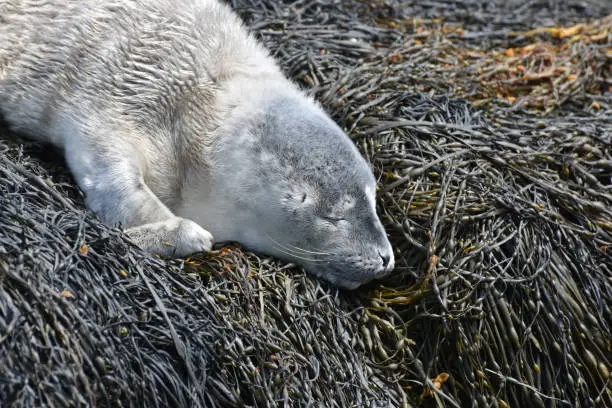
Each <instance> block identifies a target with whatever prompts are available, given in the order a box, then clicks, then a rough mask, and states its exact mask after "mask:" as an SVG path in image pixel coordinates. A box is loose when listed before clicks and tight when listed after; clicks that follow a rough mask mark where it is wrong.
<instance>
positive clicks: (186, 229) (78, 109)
mask: <svg viewBox="0 0 612 408" xmlns="http://www.w3.org/2000/svg"><path fill="white" fill-rule="evenodd" d="M0 10H1V11H2V14H1V15H0V112H1V113H2V115H3V116H4V118H5V119H6V121H7V123H8V124H9V125H10V126H11V127H12V128H13V129H14V130H17V131H21V132H23V133H26V134H27V135H29V136H30V137H32V138H35V139H38V140H42V141H47V142H50V143H52V144H54V145H55V146H57V147H58V148H60V149H62V151H63V152H64V154H65V156H66V160H67V162H68V165H69V167H70V169H71V171H72V173H73V174H74V176H75V179H76V181H77V183H78V184H79V186H80V188H81V189H82V190H83V192H84V193H85V195H86V198H87V205H88V206H89V208H91V209H92V210H93V211H94V212H96V214H98V216H99V217H100V218H101V219H103V220H104V221H105V222H106V223H108V224H121V225H122V226H123V227H125V228H126V232H127V234H128V235H129V236H130V237H131V239H132V240H133V241H134V242H135V243H137V244H138V245H139V246H141V247H142V248H143V249H145V250H147V251H150V252H152V253H158V254H161V255H165V256H172V255H174V256H187V255H189V254H192V253H195V252H201V251H208V250H210V248H211V246H212V244H213V237H215V240H216V241H218V242H223V241H238V242H240V243H242V244H243V245H245V246H246V247H248V248H251V249H253V250H255V251H260V252H262V253H266V254H270V255H274V256H277V257H279V258H283V259H286V260H290V261H293V262H296V263H299V264H300V265H302V266H303V267H304V268H305V269H306V270H308V271H309V272H311V273H313V274H314V275H316V276H319V277H321V278H323V279H326V280H328V281H330V282H332V283H334V284H336V285H339V286H342V287H346V288H355V287H357V286H359V285H360V284H363V283H365V282H368V281H370V280H372V279H375V278H378V277H381V276H384V275H386V274H387V273H389V272H390V271H391V270H392V269H393V264H394V258H393V251H392V249H391V245H390V244H389V241H388V239H387V236H386V234H385V231H384V229H383V227H382V224H381V223H380V220H379V218H378V217H377V215H376V209H375V180H374V177H373V175H372V173H371V171H370V169H369V166H368V164H367V163H366V162H365V160H364V159H363V158H362V156H361V155H360V154H359V152H358V151H357V149H356V148H355V146H354V145H353V143H352V142H351V141H350V139H349V138H348V137H347V136H346V134H344V132H343V131H342V130H341V129H340V128H339V127H338V126H337V125H336V124H335V123H334V122H333V121H332V120H331V119H330V118H329V117H328V116H327V115H326V114H325V113H324V112H323V111H322V109H321V108H320V107H319V106H318V105H317V104H316V103H315V102H314V101H312V100H311V99H310V98H308V97H306V96H305V95H304V94H303V93H302V92H301V91H299V90H298V89H297V87H296V86H295V85H294V84H293V83H291V82H290V81H289V80H287V79H286V78H285V77H284V76H283V75H282V73H281V71H280V69H279V68H278V66H277V64H276V63H275V62H274V60H273V59H272V58H270V57H269V55H268V53H267V52H266V51H265V50H264V49H263V48H262V47H261V46H260V44H259V43H257V42H256V41H255V40H254V39H253V38H252V37H251V36H250V35H249V34H248V33H247V31H246V30H245V29H244V27H243V26H242V25H241V23H240V22H239V20H238V18H237V16H236V15H235V14H234V13H233V12H232V11H231V10H230V9H229V8H228V7H227V6H225V5H223V4H220V3H218V2H217V1H213V0H172V1H171V0H148V1H145V0H120V1H110V0H103V1H96V2H87V3H84V2H67V1H60V0H50V1H47V2H38V1H28V0H19V1H18V0H0ZM168 243H170V244H171V245H168Z"/></svg>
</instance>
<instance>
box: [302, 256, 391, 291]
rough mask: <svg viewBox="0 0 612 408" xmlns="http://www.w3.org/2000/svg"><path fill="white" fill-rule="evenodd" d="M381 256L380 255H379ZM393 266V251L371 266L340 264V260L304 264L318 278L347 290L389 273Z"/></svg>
mask: <svg viewBox="0 0 612 408" xmlns="http://www.w3.org/2000/svg"><path fill="white" fill-rule="evenodd" d="M381 258H382V257H381ZM394 266H395V259H394V257H393V253H392V252H391V253H390V255H389V256H388V257H387V258H386V259H381V260H380V262H379V263H378V264H377V265H376V266H374V267H372V268H367V269H364V268H360V267H357V266H355V265H350V264H349V265H347V264H345V265H342V262H336V263H328V264H318V265H317V264H313V265H309V266H306V267H305V268H306V270H307V271H308V272H310V273H311V274H313V275H315V276H316V277H318V278H321V279H324V280H326V281H328V282H329V283H331V284H332V285H335V286H338V287H340V288H343V289H347V290H354V289H357V288H358V287H360V286H362V285H365V284H366V283H369V282H372V281H374V280H377V279H381V278H384V277H385V276H387V275H389V274H390V273H391V272H392V271H393V268H394Z"/></svg>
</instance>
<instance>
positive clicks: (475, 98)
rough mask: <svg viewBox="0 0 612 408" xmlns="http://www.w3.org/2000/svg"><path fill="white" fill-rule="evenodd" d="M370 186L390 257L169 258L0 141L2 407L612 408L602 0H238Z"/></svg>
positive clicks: (37, 161) (608, 129)
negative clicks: (356, 155) (337, 273)
mask: <svg viewBox="0 0 612 408" xmlns="http://www.w3.org/2000/svg"><path fill="white" fill-rule="evenodd" d="M231 3H232V6H233V7H234V8H235V9H236V10H237V11H238V12H239V13H240V14H241V16H242V17H243V18H244V20H245V21H246V22H247V24H248V25H249V26H250V27H251V29H252V30H253V32H254V33H255V34H256V35H257V36H258V37H259V38H260V39H261V40H262V41H263V42H264V43H265V44H266V45H267V46H268V47H269V49H270V50H271V52H272V53H273V54H274V55H275V56H276V57H277V58H278V59H279V61H280V62H281V64H282V66H283V68H284V69H285V72H287V74H288V75H289V76H291V77H292V78H294V79H295V80H296V81H297V82H298V83H300V84H301V85H303V86H304V88H306V89H309V92H312V93H313V94H314V95H315V96H316V97H317V98H318V99H319V100H320V101H321V103H322V104H323V106H324V107H325V108H326V109H327V110H328V111H329V112H330V114H331V115H332V116H333V117H334V119H336V120H337V121H338V122H339V123H340V124H341V125H342V126H343V127H344V128H345V129H346V131H347V133H348V134H349V135H350V136H351V138H353V140H354V141H355V143H356V144H357V146H358V147H359V148H360V150H361V152H362V153H363V155H364V156H365V157H366V158H367V159H368V160H369V161H370V163H372V167H373V169H374V172H375V175H376V176H377V178H378V180H379V191H378V193H379V194H378V195H379V202H378V206H379V213H380V214H381V217H382V219H383V221H384V223H385V226H386V227H387V230H388V231H389V233H390V236H391V238H392V242H393V244H394V247H395V249H396V258H397V262H396V264H397V267H396V270H395V273H394V274H393V275H392V276H391V277H389V278H388V279H386V280H385V281H383V282H377V283H375V284H371V285H369V286H367V287H365V288H362V289H359V290H357V291H354V292H344V291H338V290H337V289H334V288H332V287H329V286H328V285H326V284H325V283H322V282H320V281H317V280H316V279H314V278H311V277H309V276H307V275H305V274H304V273H303V272H301V271H300V270H298V269H297V268H295V267H293V266H292V265H286V264H283V263H281V262H278V261H276V260H274V259H269V258H263V257H259V256H257V255H254V254H251V253H248V252H245V251H244V250H242V249H241V248H239V247H235V246H231V247H226V248H222V249H219V250H217V251H215V252H213V253H211V254H209V255H206V256H202V257H198V258H193V259H187V260H174V261H166V260H162V259H157V258H154V257H151V256H149V255H147V254H145V253H143V252H142V251H140V250H139V249H138V248H136V247H134V246H133V245H131V244H130V243H129V241H128V240H127V239H126V237H125V236H124V235H123V234H122V233H121V231H119V230H118V229H112V228H109V227H107V226H104V225H102V224H101V223H100V222H99V221H98V220H97V219H96V218H95V216H93V215H92V214H91V213H90V212H88V211H87V210H86V209H85V207H84V204H83V199H82V195H81V193H80V192H79V190H78V189H77V188H76V187H75V185H74V182H73V181H72V179H71V178H70V177H69V175H68V174H67V172H66V169H65V167H64V165H63V163H62V161H61V159H58V158H57V156H58V153H57V152H55V151H53V150H49V149H47V148H45V147H40V146H36V145H34V144H32V143H30V142H23V141H21V140H18V139H17V138H16V136H15V135H9V134H8V132H6V131H4V133H3V137H2V138H0V406H2V407H4V406H7V407H8V406H10V407H13V406H15V407H33V406H54V407H63V406H109V407H110V406H112V407H117V406H126V407H127V406H138V407H140V406H143V407H144V406H146V407H149V406H151V407H154V406H158V407H165V406H173V407H174V406H176V407H180V406H190V407H194V406H207V407H208V406H210V407H214V406H245V405H246V406H342V407H344V406H371V407H373V406H379V407H387V406H389V407H397V406H415V407H416V406H426V407H429V406H440V407H442V406H445V407H464V406H496V407H502V408H504V407H522V406H542V407H549V406H551V407H552V406H555V407H566V406H567V407H578V406H580V407H594V406H602V407H603V406H610V405H612V391H611V380H610V374H609V370H610V366H611V359H610V350H611V349H612V340H611V338H612V336H611V330H610V325H611V324H612V316H611V310H610V308H611V299H612V273H611V269H612V262H611V255H610V251H612V247H611V245H612V193H611V185H612V154H611V152H610V146H611V142H612V141H611V138H612V107H611V100H612V99H611V97H610V95H611V89H610V88H611V86H612V82H611V80H610V78H611V76H610V65H611V64H610V59H611V58H612V54H610V44H611V37H612V20H611V18H610V17H608V15H609V14H610V10H609V6H607V3H606V2H603V1H596V0H593V1H580V2H578V1H570V0H567V1H558V2H552V1H541V0H536V1H524V2H517V1H510V2H502V1H495V0H493V1H480V0H469V1H465V2H456V1H386V2H385V1H359V2H354V1H348V0H346V1H333V2H331V1H329V2H324V1H316V0H315V1H297V2H276V1H271V0H259V1H258V0H234V1H232V2H231Z"/></svg>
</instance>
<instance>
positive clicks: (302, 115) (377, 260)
mask: <svg viewBox="0 0 612 408" xmlns="http://www.w3.org/2000/svg"><path fill="white" fill-rule="evenodd" d="M234 122H235V123H236V122H238V121H234ZM235 133H236V134H235V135H234V136H233V137H231V138H229V137H225V138H220V139H219V140H220V143H219V144H218V145H217V148H216V150H217V152H222V153H223V154H222V157H223V162H217V163H216V164H215V166H214V168H215V170H217V171H220V173H217V175H216V176H213V179H214V180H218V182H216V183H214V184H213V191H212V192H211V194H213V195H214V196H215V198H214V199H209V200H205V201H207V203H206V204H205V206H204V208H205V209H206V211H205V212H206V213H207V214H208V216H206V219H197V222H199V223H200V224H201V225H204V226H205V227H206V229H207V230H209V231H210V232H211V233H212V234H213V236H215V238H216V240H217V241H225V240H233V241H238V242H240V243H242V244H243V245H245V246H246V247H248V248H250V249H252V250H254V251H258V252H263V253H266V254H270V255H274V256H276V257H278V258H281V259H285V260H289V261H293V262H296V263H298V264H300V265H302V266H303V267H304V268H305V269H306V270H307V271H308V272H310V273H312V274H313V275H315V276H318V277H321V278H323V279H325V280H328V281H329V282H331V283H333V284H335V285H337V286H341V287H344V288H347V289H354V288H356V287H358V286H359V285H361V284H363V283H366V282H368V281H370V280H372V279H376V278H380V277H382V276H385V275H386V274H388V273H389V272H390V271H391V270H392V269H393V266H394V256H393V251H392V248H391V244H390V243H389V240H388V238H387V235H386V233H385V230H384V228H383V226H382V224H381V222H380V220H379V218H378V216H377V215H376V205H375V191H376V181H375V179H374V176H373V174H372V172H371V170H370V168H369V165H368V163H367V162H366V161H365V160H364V158H363V157H362V156H361V155H360V153H359V151H358V150H357V148H356V147H355V145H354V144H353V143H352V141H351V140H350V139H349V137H348V136H347V135H346V134H345V133H344V132H343V131H342V129H340V127H339V126H338V125H336V123H334V122H333V121H332V120H331V119H330V118H329V117H328V116H327V115H325V114H324V113H323V111H322V110H321V109H320V108H319V107H318V106H316V105H315V104H314V103H312V101H310V100H307V99H306V98H301V99H293V98H277V99H273V100H271V101H269V102H267V103H266V104H265V106H264V107H263V109H262V110H261V112H260V113H259V114H258V115H255V117H254V118H253V119H252V120H251V121H250V123H249V125H248V126H246V127H243V128H242V129H241V130H239V131H238V130H236V131H235ZM247 163H248V165H247ZM214 185H221V186H222V188H219V189H217V188H214ZM200 214H203V213H202V212H200ZM189 217H190V218H192V219H193V218H197V215H196V214H189Z"/></svg>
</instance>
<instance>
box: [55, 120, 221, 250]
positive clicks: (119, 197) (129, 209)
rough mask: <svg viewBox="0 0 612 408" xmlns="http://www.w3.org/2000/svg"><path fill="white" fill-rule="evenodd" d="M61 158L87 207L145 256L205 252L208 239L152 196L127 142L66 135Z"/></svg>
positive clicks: (79, 133) (82, 134) (210, 242)
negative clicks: (119, 230) (118, 229)
mask: <svg viewBox="0 0 612 408" xmlns="http://www.w3.org/2000/svg"><path fill="white" fill-rule="evenodd" d="M69 133H72V135H69V136H67V137H66V142H65V155H66V161H67V162H68V166H69V167H70V169H71V171H72V173H73V174H74V176H75V179H76V181H77V184H78V185H79V187H80V188H81V190H82V191H83V192H84V193H85V196H86V201H87V205H88V207H89V208H90V209H91V210H93V211H94V212H95V213H96V214H97V215H98V217H100V218H101V219H102V220H103V221H104V222H105V223H107V224H109V225H117V224H120V225H121V226H122V227H123V228H126V230H125V232H126V233H127V235H128V236H129V237H130V239H131V240H132V241H133V242H134V243H135V244H136V245H138V246H139V247H141V248H142V249H144V250H145V251H147V252H150V253H154V254H159V255H162V256H178V257H185V256H187V255H191V254H193V253H197V252H207V251H210V249H211V248H212V245H213V242H214V241H213V237H212V235H211V234H210V233H209V232H208V231H206V230H205V229H203V228H202V227H200V226H199V225H198V224H196V223H195V222H193V221H190V220H188V219H185V218H181V217H177V216H175V215H174V214H173V213H172V211H170V209H168V207H166V206H165V205H164V203H162V202H161V200H160V199H159V198H158V197H157V196H156V195H155V193H153V191H151V189H150V188H149V187H148V186H147V184H146V183H145V181H144V178H143V176H142V170H141V168H139V166H138V162H139V161H138V160H137V157H138V154H137V151H136V150H135V149H132V148H131V147H130V145H129V143H127V142H126V140H130V139H127V138H126V139H121V138H116V137H115V138H113V139H110V140H114V143H113V144H111V143H105V142H107V141H108V140H109V139H107V138H103V137H101V136H103V135H100V134H97V133H96V134H95V135H94V134H89V132H82V131H76V132H74V131H73V132H69Z"/></svg>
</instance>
